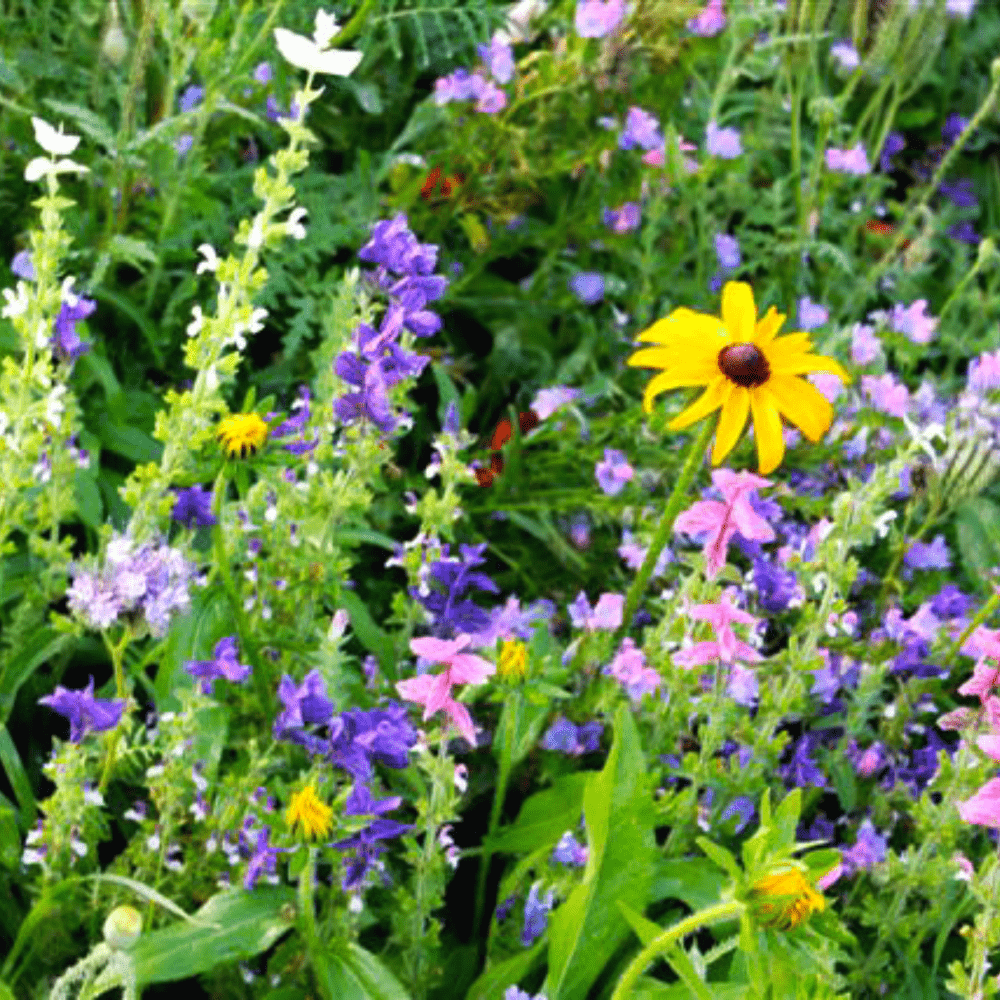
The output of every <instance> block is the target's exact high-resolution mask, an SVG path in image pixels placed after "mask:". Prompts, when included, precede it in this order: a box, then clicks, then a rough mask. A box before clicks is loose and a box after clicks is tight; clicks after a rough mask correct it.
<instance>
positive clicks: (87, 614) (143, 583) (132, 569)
mask: <svg viewBox="0 0 1000 1000" xmlns="http://www.w3.org/2000/svg"><path fill="white" fill-rule="evenodd" d="M194 573H195V567H194V565H193V564H192V563H190V562H189V561H188V560H187V559H186V558H185V557H184V555H183V554H182V553H181V552H179V551H178V550H177V549H172V548H171V547H170V546H169V545H166V544H164V543H160V544H149V543H147V544H144V545H139V546H136V544H135V542H134V541H133V540H132V539H131V538H129V537H127V536H125V535H120V536H118V537H116V538H114V539H113V540H112V541H111V542H110V543H109V544H108V548H107V554H106V557H105V564H104V568H103V569H102V570H100V571H99V572H92V571H90V570H86V569H82V568H79V567H78V568H77V569H76V570H75V572H74V575H73V583H72V585H71V586H70V588H69V590H68V591H67V592H66V596H67V597H68V599H69V607H70V610H71V611H72V612H73V613H74V614H77V615H79V616H80V618H81V619H83V621H84V622H85V623H86V624H87V625H88V626H89V627H90V628H94V629H106V628H110V627H111V626H112V625H113V624H115V622H117V621H118V620H119V619H120V618H121V617H122V616H129V617H130V618H132V619H139V618H142V619H144V620H145V622H146V624H147V625H148V626H149V631H150V632H151V633H152V634H153V635H154V636H156V637H157V638H162V637H163V636H164V635H166V634H167V626H168V625H169V624H170V617H171V615H172V614H173V613H174V612H177V611H186V610H187V609H188V608H189V607H190V606H191V595H190V587H191V584H192V582H196V581H195V580H194Z"/></svg>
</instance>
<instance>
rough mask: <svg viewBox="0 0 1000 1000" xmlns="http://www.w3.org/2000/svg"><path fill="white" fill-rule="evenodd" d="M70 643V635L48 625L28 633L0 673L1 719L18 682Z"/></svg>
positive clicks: (11, 703)
mask: <svg viewBox="0 0 1000 1000" xmlns="http://www.w3.org/2000/svg"><path fill="white" fill-rule="evenodd" d="M70 642H72V637H71V636H68V635H65V634H64V633H61V632H57V631H56V630H55V629H54V628H51V627H50V626H48V625H42V626H40V627H39V628H37V629H35V630H34V631H33V632H31V633H29V634H28V636H27V637H26V638H25V639H24V641H23V642H22V643H21V644H20V648H19V650H18V652H17V653H15V654H14V655H12V656H9V657H8V658H7V662H6V663H5V664H4V666H3V670H2V672H0V722H6V721H7V718H8V716H9V715H10V713H11V711H12V710H13V708H14V700H15V699H16V698H17V692H18V691H19V690H20V687H21V685H22V684H23V683H24V682H25V681H26V680H27V679H28V678H29V677H30V676H31V675H32V674H33V673H34V672H35V671H36V670H37V669H38V668H39V667H40V666H41V665H42V664H43V663H47V662H48V661H49V660H51V659H52V657H53V656H55V655H56V653H58V652H59V651H60V650H62V649H64V648H65V647H66V646H67V645H69V643H70Z"/></svg>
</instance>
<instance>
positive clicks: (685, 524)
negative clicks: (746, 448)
mask: <svg viewBox="0 0 1000 1000" xmlns="http://www.w3.org/2000/svg"><path fill="white" fill-rule="evenodd" d="M712 484H713V485H714V486H715V488H716V489H717V490H719V492H720V493H722V495H723V497H725V500H722V501H720V500H699V501H698V502H697V503H694V504H692V505H691V506H690V507H689V508H688V509H687V510H685V511H682V512H681V513H680V514H679V515H678V516H677V520H676V521H674V531H675V532H677V531H683V532H684V533H685V534H687V535H705V536H706V537H705V548H704V552H705V559H706V567H705V572H706V575H707V576H708V578H709V579H710V580H711V579H714V578H715V577H716V576H717V575H718V573H719V570H721V569H722V567H723V566H724V565H725V564H726V550H727V549H728V548H729V542H730V541H731V540H732V537H733V535H735V534H736V532H737V531H738V532H739V533H740V534H741V535H742V536H743V537H744V538H746V539H748V540H754V541H759V542H773V541H774V529H773V528H772V527H771V526H770V525H769V524H768V523H767V521H765V520H764V519H763V518H762V517H761V516H760V515H759V514H758V513H757V512H756V511H755V510H754V509H753V508H752V507H751V506H750V500H749V494H750V492H751V491H752V490H755V489H760V488H761V487H764V486H772V485H773V483H772V482H771V480H770V479H764V478H763V477H761V476H756V475H754V474H753V473H752V472H733V471H732V470H731V469H717V470H716V471H715V472H713V473H712Z"/></svg>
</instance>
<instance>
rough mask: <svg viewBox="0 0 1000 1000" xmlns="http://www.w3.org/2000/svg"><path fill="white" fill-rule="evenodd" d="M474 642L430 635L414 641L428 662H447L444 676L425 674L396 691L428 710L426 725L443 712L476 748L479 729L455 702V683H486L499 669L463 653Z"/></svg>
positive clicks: (463, 637) (467, 638) (414, 648)
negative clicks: (433, 716) (452, 691)
mask: <svg viewBox="0 0 1000 1000" xmlns="http://www.w3.org/2000/svg"><path fill="white" fill-rule="evenodd" d="M471 641H472V637H471V636H468V635H460V636H459V637H458V638H457V639H434V638H431V637H429V636H427V637H424V638H421V639H411V640H410V649H411V650H412V651H413V652H414V653H416V654H417V656H422V657H424V658H426V659H428V660H434V661H436V662H437V663H443V664H444V665H445V670H444V671H443V672H442V673H440V674H421V675H420V676H419V677H411V678H409V679H407V680H404V681H399V682H398V683H397V684H396V690H397V691H398V692H399V693H400V694H401V695H402V696H403V697H404V698H405V699H406V700H407V701H412V702H414V703H415V704H417V705H422V706H423V708H424V716H423V718H424V721H425V722H426V721H427V720H428V719H429V718H430V717H431V716H432V715H433V714H434V713H435V712H440V711H443V712H444V713H445V715H446V716H447V717H448V719H449V720H450V721H451V722H452V723H453V725H454V726H455V728H456V729H457V730H458V731H459V732H460V733H461V734H462V736H464V737H465V738H466V739H467V740H468V741H469V743H470V745H471V746H475V745H476V727H475V725H474V724H473V722H472V716H471V715H469V710H468V709H467V708H466V707H465V706H464V705H463V704H461V702H457V701H455V699H454V698H453V697H452V694H451V689H452V687H453V686H454V685H455V684H482V683H483V681H485V680H486V678H487V677H489V676H491V675H492V674H494V673H495V672H496V666H495V665H494V664H492V663H490V662H489V660H484V659H483V658H482V657H481V656H475V655H474V654H471V653H462V652H461V650H463V649H465V647H466V646H468V645H469V643H470V642H471Z"/></svg>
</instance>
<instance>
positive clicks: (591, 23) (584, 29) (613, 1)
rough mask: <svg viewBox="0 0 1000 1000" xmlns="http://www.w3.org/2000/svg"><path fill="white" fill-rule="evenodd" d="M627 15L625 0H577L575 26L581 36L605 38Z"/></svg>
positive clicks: (574, 16) (574, 17)
mask: <svg viewBox="0 0 1000 1000" xmlns="http://www.w3.org/2000/svg"><path fill="white" fill-rule="evenodd" d="M624 17H625V0H577V4H576V12H575V13H574V15H573V27H575V28H576V33H577V34H578V35H579V36H580V37H581V38H604V37H605V36H606V35H610V34H611V32H612V31H614V30H615V28H617V27H618V25H619V24H620V23H621V21H622V19H623V18H624Z"/></svg>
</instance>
